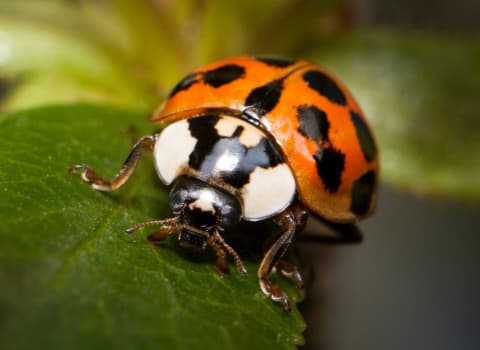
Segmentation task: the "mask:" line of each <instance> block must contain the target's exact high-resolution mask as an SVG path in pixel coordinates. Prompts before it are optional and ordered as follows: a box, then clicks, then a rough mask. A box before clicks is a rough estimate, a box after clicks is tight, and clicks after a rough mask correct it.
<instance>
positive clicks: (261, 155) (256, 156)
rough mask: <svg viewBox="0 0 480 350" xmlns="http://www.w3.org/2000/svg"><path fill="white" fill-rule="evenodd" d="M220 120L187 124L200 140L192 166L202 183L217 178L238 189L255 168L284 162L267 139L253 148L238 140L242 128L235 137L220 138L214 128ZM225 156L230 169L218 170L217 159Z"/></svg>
mask: <svg viewBox="0 0 480 350" xmlns="http://www.w3.org/2000/svg"><path fill="white" fill-rule="evenodd" d="M219 119H220V117H218V116H205V117H198V118H192V119H189V120H188V121H187V122H188V124H189V130H190V133H191V135H192V136H193V137H194V138H195V139H196V140H197V143H196V145H195V147H194V149H193V151H192V153H191V154H190V159H189V166H190V167H192V168H193V169H195V170H198V172H199V174H200V177H201V180H204V181H206V180H208V179H209V178H211V177H216V178H219V179H221V180H222V181H224V182H225V183H227V184H230V185H231V186H233V187H235V188H242V187H243V186H244V185H245V184H247V183H248V181H249V178H250V174H251V173H252V171H253V170H254V169H255V168H257V167H261V168H269V167H274V166H276V165H278V164H280V163H283V158H282V155H281V154H280V153H279V152H278V151H277V149H276V148H275V146H274V145H273V144H272V143H271V142H270V140H268V139H267V138H265V137H264V138H262V139H261V140H260V142H259V143H258V144H257V145H255V146H253V147H246V146H245V145H243V144H242V143H241V142H240V140H239V138H240V137H241V134H242V133H243V132H244V131H245V129H244V128H243V127H238V128H237V129H236V130H235V132H234V133H233V135H232V136H228V137H225V136H220V135H218V133H217V130H216V129H215V125H216V124H217V122H218V120H219ZM245 132H248V130H247V131H245ZM223 156H226V160H225V161H228V162H229V164H230V165H229V166H228V167H227V168H228V169H222V167H220V168H219V164H218V160H219V159H221V157H223Z"/></svg>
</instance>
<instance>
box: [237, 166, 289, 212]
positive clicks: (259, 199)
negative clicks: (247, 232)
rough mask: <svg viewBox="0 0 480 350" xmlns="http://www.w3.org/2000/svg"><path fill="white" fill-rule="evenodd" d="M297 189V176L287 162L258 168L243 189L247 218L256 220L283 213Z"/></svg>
mask: <svg viewBox="0 0 480 350" xmlns="http://www.w3.org/2000/svg"><path fill="white" fill-rule="evenodd" d="M295 191H296V186H295V178H294V177H293V174H292V171H291V170H290V168H289V167H288V165H287V164H285V163H282V164H279V165H277V166H275V167H273V168H266V169H265V168H260V167H259V168H256V169H255V170H254V171H253V172H252V173H251V174H250V179H249V182H248V184H246V185H245V186H244V187H243V190H242V197H243V206H244V216H245V219H247V220H252V221H255V220H261V219H266V218H268V217H271V216H273V215H275V214H278V213H281V212H282V211H283V210H285V209H286V208H287V207H288V206H289V205H290V203H292V200H293V197H294V195H295Z"/></svg>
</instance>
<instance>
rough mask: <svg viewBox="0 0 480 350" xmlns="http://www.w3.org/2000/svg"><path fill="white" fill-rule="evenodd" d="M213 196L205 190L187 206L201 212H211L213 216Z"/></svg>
mask: <svg viewBox="0 0 480 350" xmlns="http://www.w3.org/2000/svg"><path fill="white" fill-rule="evenodd" d="M213 200H214V199H213V194H212V192H210V191H208V190H205V191H202V193H201V194H200V197H199V198H198V199H197V200H196V201H194V202H192V203H190V204H189V207H190V208H191V209H192V208H197V209H200V210H201V211H203V212H211V213H213V214H215V208H214V207H213Z"/></svg>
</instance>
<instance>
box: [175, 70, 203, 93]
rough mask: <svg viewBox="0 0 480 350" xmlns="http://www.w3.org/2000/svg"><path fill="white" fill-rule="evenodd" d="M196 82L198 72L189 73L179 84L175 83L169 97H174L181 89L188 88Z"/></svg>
mask: <svg viewBox="0 0 480 350" xmlns="http://www.w3.org/2000/svg"><path fill="white" fill-rule="evenodd" d="M196 82H198V74H196V73H190V74H188V75H187V76H186V77H185V78H183V79H182V80H180V82H179V83H178V84H177V85H175V87H174V88H173V89H172V91H170V94H169V95H168V97H173V96H175V95H176V94H177V93H179V92H180V91H183V90H187V89H188V88H189V87H190V86H192V85H193V84H195V83H196Z"/></svg>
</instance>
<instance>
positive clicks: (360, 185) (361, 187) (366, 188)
mask: <svg viewBox="0 0 480 350" xmlns="http://www.w3.org/2000/svg"><path fill="white" fill-rule="evenodd" d="M376 182H377V179H376V175H375V172H374V171H373V170H370V171H368V172H366V173H365V174H363V175H362V176H360V177H359V178H358V179H357V180H355V182H354V183H353V188H352V203H351V204H350V210H351V211H352V213H354V214H356V215H365V214H367V213H368V212H369V211H370V205H371V202H372V197H373V193H374V192H375V187H376Z"/></svg>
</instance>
